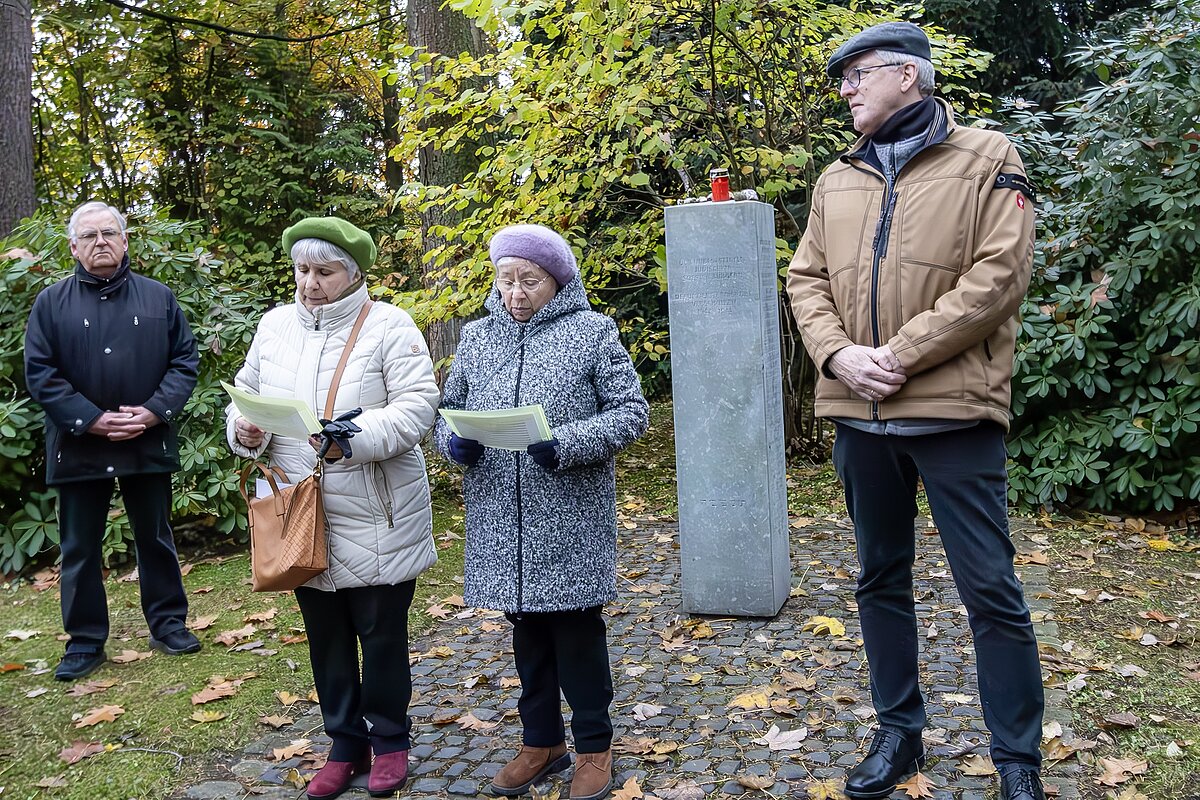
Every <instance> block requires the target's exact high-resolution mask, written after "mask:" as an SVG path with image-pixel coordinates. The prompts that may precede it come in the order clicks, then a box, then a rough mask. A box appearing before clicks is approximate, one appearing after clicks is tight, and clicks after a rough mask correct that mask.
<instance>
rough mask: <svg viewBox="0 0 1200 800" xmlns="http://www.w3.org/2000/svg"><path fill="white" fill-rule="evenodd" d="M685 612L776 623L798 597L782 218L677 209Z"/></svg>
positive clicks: (671, 224) (674, 301) (750, 207)
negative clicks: (791, 548)
mask: <svg viewBox="0 0 1200 800" xmlns="http://www.w3.org/2000/svg"><path fill="white" fill-rule="evenodd" d="M666 229H667V296H668V302H669V307H670V317H671V322H670V325H671V382H672V391H673V395H674V403H675V463H676V472H677V478H678V491H679V547H680V555H681V558H682V564H681V569H680V573H681V580H682V591H683V605H684V608H685V610H687V611H688V612H690V613H695V614H719V615H736V616H754V617H769V616H774V615H775V614H776V613H778V611H779V609H780V607H781V606H782V605H783V601H784V600H786V599H787V596H788V592H789V591H790V589H791V575H792V571H791V562H790V559H789V553H788V518H787V480H786V475H785V472H784V441H783V395H782V379H781V376H780V353H779V299H778V267H777V265H776V262H775V217H774V209H773V208H772V207H771V206H770V205H767V204H765V203H759V202H755V201H730V202H723V203H696V204H691V205H682V206H672V207H669V208H667V210H666Z"/></svg>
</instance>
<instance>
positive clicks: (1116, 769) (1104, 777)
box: [1096, 758, 1150, 786]
mask: <svg viewBox="0 0 1200 800" xmlns="http://www.w3.org/2000/svg"><path fill="white" fill-rule="evenodd" d="M1097 763H1099V765H1100V770H1101V772H1100V776H1099V777H1098V778H1096V782H1097V783H1100V784H1103V785H1104V786H1120V785H1121V784H1122V783H1125V782H1126V781H1129V780H1131V779H1133V778H1134V777H1136V776H1138V775H1142V774H1144V773H1145V772H1146V770H1147V769H1149V768H1150V765H1149V763H1148V762H1145V761H1139V760H1137V759H1135V758H1101V759H1099V760H1098V762H1097Z"/></svg>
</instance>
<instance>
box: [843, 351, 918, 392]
mask: <svg viewBox="0 0 1200 800" xmlns="http://www.w3.org/2000/svg"><path fill="white" fill-rule="evenodd" d="M829 369H830V370H831V371H832V372H833V374H834V375H836V376H837V378H838V380H840V381H841V382H842V383H844V384H846V385H847V386H849V387H850V391H852V392H854V393H855V394H856V395H858V396H859V397H861V398H862V399H863V400H870V401H871V402H879V401H880V400H883V399H884V398H886V397H891V396H892V395H893V394H895V393H896V392H898V391H900V387H901V386H903V385H904V382H905V381H906V380H908V373H907V371H905V369H904V365H903V364H901V363H900V359H899V358H897V357H896V354H895V353H893V352H892V348H891V347H889V346H888V345H886V344H885V345H884V346H883V347H866V346H865V345H861V344H852V345H849V346H848V347H843V348H842V349H841V350H838V351H837V352H836V353H834V354H833V357H832V358H830V359H829Z"/></svg>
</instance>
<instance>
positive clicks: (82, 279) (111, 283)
mask: <svg viewBox="0 0 1200 800" xmlns="http://www.w3.org/2000/svg"><path fill="white" fill-rule="evenodd" d="M129 275H130V272H129V253H126V254H125V257H124V258H123V259H121V266H119V267H117V271H116V272H114V273H113V274H112V277H109V278H98V277H96V276H95V275H93V274H92V273H90V272H88V271H87V270H86V269H84V268H83V264H80V263H79V261H76V262H75V279H76V280H77V281H79V283H81V284H83V285H84V286H86V287H87V288H89V289H92V290H94V291H97V292H99V293H100V296H101V297H108V296H109V295H110V294H112V293H113V292H115V291H117V290H118V289H120V288H121V287H122V286H124V285H125V284H126V283H127V282H128V281H129Z"/></svg>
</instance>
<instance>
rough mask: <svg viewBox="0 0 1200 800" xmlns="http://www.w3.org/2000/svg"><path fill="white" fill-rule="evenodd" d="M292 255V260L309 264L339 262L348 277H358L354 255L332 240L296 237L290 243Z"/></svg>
mask: <svg viewBox="0 0 1200 800" xmlns="http://www.w3.org/2000/svg"><path fill="white" fill-rule="evenodd" d="M288 255H290V256H291V257H292V262H293V263H296V264H299V263H300V262H302V261H303V262H304V263H305V264H308V265H309V266H313V265H314V264H341V265H342V266H343V267H345V269H346V274H347V275H349V276H350V279H351V280H353V279H354V278H356V277H358V273H359V268H358V262H357V261H355V260H354V256H352V255H350V254H349V253H347V252H346V250H345V249H344V248H342V247H339V246H337V245H336V244H334V243H333V242H329V241H326V240H325V239H316V238H312V237H310V238H308V239H297V240H296V243H295V244H293V245H292V252H291V253H289V254H288Z"/></svg>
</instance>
